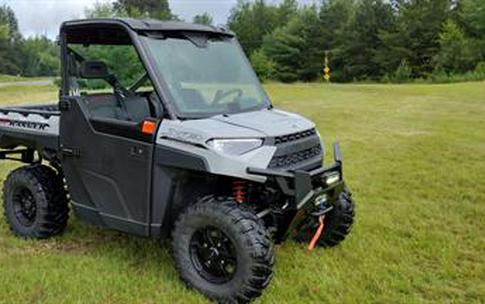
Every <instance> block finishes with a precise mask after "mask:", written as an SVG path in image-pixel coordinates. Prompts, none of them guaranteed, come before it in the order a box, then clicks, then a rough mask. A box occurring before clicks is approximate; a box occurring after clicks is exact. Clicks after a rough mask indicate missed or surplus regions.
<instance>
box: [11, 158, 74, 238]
mask: <svg viewBox="0 0 485 304" xmlns="http://www.w3.org/2000/svg"><path fill="white" fill-rule="evenodd" d="M3 207H4V215H5V219H6V220H7V223H8V224H9V226H10V229H11V230H12V231H13V233H15V234H16V235H17V236H20V237H25V238H37V239H43V238H48V237H51V236H54V235H56V234H59V233H61V232H62V231H63V230H64V228H65V227H66V225H67V220H68V213H69V209H68V199H67V191H66V190H65V188H64V183H63V180H62V177H61V176H59V175H58V174H57V173H56V171H54V169H52V168H50V167H47V166H43V165H31V166H24V167H21V168H18V169H16V170H14V171H12V172H11V173H10V174H9V175H8V177H7V179H6V180H5V182H4V185H3Z"/></svg>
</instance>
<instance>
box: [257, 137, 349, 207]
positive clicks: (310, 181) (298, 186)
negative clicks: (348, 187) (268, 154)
mask: <svg viewBox="0 0 485 304" xmlns="http://www.w3.org/2000/svg"><path fill="white" fill-rule="evenodd" d="M333 154H334V160H335V162H334V163H333V164H332V165H330V166H322V167H321V168H318V169H315V170H311V171H300V170H295V171H279V170H270V169H258V168H248V169H247V172H248V173H249V174H254V175H263V176H266V177H268V178H273V179H275V180H276V182H277V183H278V185H279V187H280V189H281V191H282V192H283V193H284V194H285V195H287V196H293V197H294V198H295V203H296V207H297V209H301V208H302V207H303V206H304V205H305V203H306V202H307V201H308V200H309V199H310V198H311V197H313V196H314V195H315V194H316V192H317V191H318V193H322V192H325V191H326V190H330V189H333V188H335V187H336V186H337V185H342V184H343V183H344V182H343V174H342V173H343V171H342V165H343V163H342V156H341V153H340V145H339V143H338V142H336V143H334V145H333ZM336 174H338V176H339V178H338V181H336V182H334V183H332V184H331V185H329V184H327V180H328V178H329V177H332V176H335V175H336Z"/></svg>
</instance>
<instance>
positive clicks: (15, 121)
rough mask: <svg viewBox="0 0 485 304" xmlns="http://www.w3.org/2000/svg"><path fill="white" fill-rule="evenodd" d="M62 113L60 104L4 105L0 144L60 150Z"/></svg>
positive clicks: (11, 146)
mask: <svg viewBox="0 0 485 304" xmlns="http://www.w3.org/2000/svg"><path fill="white" fill-rule="evenodd" d="M60 115H61V113H60V112H59V107H58V105H57V104H45V105H28V106H13V107H1V108H0V148H3V149H13V148H15V147H17V146H26V147H29V148H32V149H36V150H42V149H45V148H47V149H51V150H57V149H58V145H59V119H60Z"/></svg>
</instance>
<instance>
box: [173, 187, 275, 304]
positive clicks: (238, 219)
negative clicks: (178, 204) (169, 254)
mask: <svg viewBox="0 0 485 304" xmlns="http://www.w3.org/2000/svg"><path fill="white" fill-rule="evenodd" d="M172 246H173V255H174V259H175V263H176V265H177V268H178V271H179V273H180V276H181V278H182V280H183V281H184V282H185V283H186V284H187V285H188V286H189V287H193V288H195V289H197V290H199V291H200V292H201V293H203V294H204V295H206V296H207V297H209V298H211V299H213V300H216V301H219V302H223V303H246V302H250V301H251V300H253V299H254V298H256V297H258V296H260V295H261V293H262V291H263V289H264V288H266V286H268V284H269V283H270V281H271V278H272V274H273V264H274V249H273V243H272V241H271V239H270V236H269V234H268V231H267V229H266V227H265V226H264V224H263V222H262V221H261V220H260V219H259V218H258V217H257V216H256V215H255V214H254V213H253V212H251V211H249V210H246V209H243V208H242V207H240V206H238V205H237V203H236V202H234V201H233V200H232V199H230V198H215V197H212V196H210V197H206V198H204V199H202V200H201V201H199V202H198V203H196V204H194V205H191V206H189V207H187V209H186V210H185V211H184V212H183V213H182V214H181V216H180V218H179V219H178V221H177V222H176V224H175V228H174V230H173V233H172Z"/></svg>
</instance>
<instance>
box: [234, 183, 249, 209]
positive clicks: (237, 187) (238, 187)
mask: <svg viewBox="0 0 485 304" xmlns="http://www.w3.org/2000/svg"><path fill="white" fill-rule="evenodd" d="M247 193H248V191H247V183H246V181H242V180H238V181H234V182H233V183H232V196H233V198H234V200H235V201H236V203H238V204H242V203H245V202H246V194H247Z"/></svg>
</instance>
